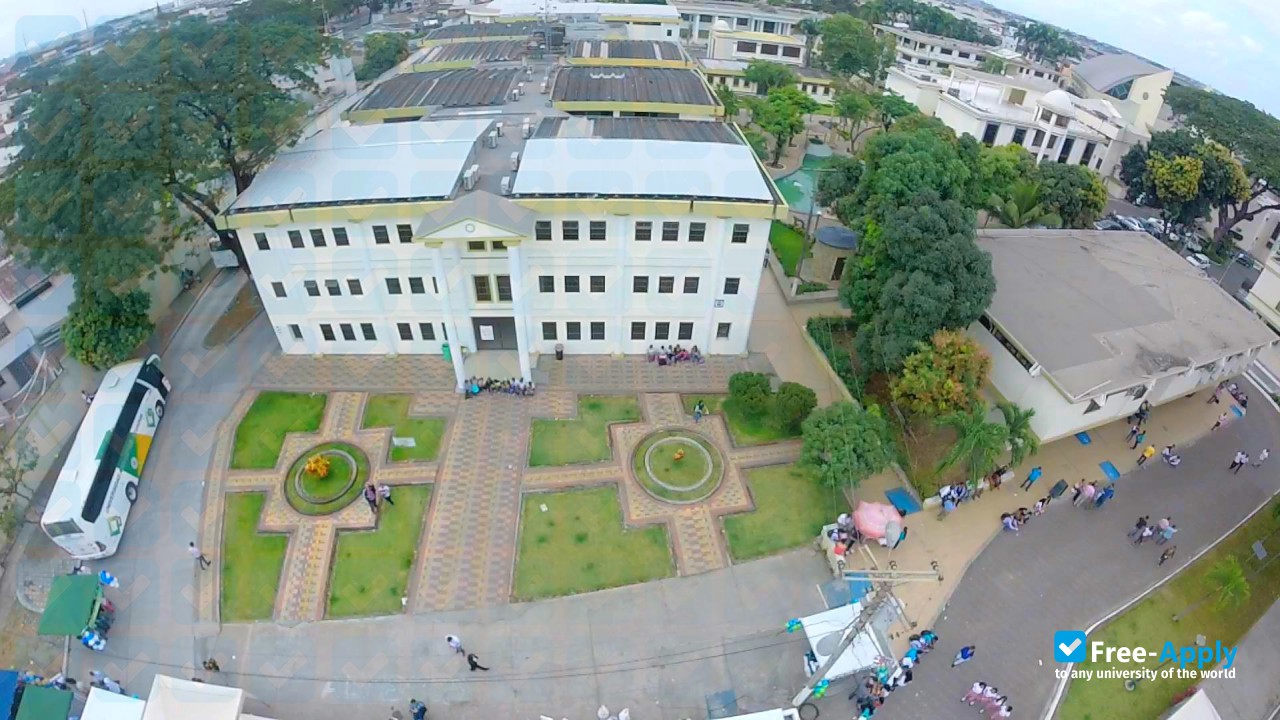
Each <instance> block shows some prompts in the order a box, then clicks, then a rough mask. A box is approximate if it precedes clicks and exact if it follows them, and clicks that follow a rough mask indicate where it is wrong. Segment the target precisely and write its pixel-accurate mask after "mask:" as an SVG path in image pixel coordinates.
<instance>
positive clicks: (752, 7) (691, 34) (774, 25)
mask: <svg viewBox="0 0 1280 720" xmlns="http://www.w3.org/2000/svg"><path fill="white" fill-rule="evenodd" d="M671 5H672V6H674V7H675V8H676V10H678V11H679V13H680V37H681V38H683V39H685V40H687V41H688V42H689V43H690V44H692V45H706V44H707V43H708V41H709V40H710V36H711V31H712V30H713V29H714V28H715V24H716V21H717V20H722V21H724V22H725V24H727V25H728V26H729V29H731V30H733V31H735V32H757V33H769V34H773V35H795V36H799V37H800V39H801V40H802V41H803V34H802V33H801V32H800V31H799V30H798V29H797V27H796V26H797V25H799V23H800V21H801V20H805V19H809V18H812V19H815V20H821V19H822V18H824V17H826V15H825V14H823V13H819V12H814V11H812V10H802V9H799V8H789V7H782V6H777V5H769V4H767V3H759V4H753V3H746V2H723V1H722V0H701V1H700V2H693V1H690V2H685V1H684V0H672V2H671ZM802 44H803V42H802Z"/></svg>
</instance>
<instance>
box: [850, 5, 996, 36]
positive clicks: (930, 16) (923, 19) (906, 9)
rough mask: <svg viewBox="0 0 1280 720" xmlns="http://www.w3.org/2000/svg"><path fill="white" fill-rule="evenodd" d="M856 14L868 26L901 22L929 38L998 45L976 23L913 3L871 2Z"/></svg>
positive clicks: (858, 9)
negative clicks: (869, 23) (935, 36)
mask: <svg viewBox="0 0 1280 720" xmlns="http://www.w3.org/2000/svg"><path fill="white" fill-rule="evenodd" d="M856 12H857V13H858V15H859V17H861V18H863V19H864V20H866V21H867V22H871V23H880V24H885V23H889V24H891V23H895V22H901V23H906V24H908V25H910V26H911V29H913V30H917V31H919V32H924V33H929V34H930V35H941V36H943V37H949V38H954V39H956V40H964V41H966V42H976V43H982V44H984V45H999V44H1000V38H998V37H996V36H995V35H993V34H991V33H990V32H987V31H986V30H985V29H983V28H982V27H981V26H980V25H978V24H977V23H976V22H974V21H972V20H968V19H965V18H960V17H957V16H955V15H953V14H951V13H949V12H947V11H946V10H943V9H942V8H939V7H935V6H933V5H929V4H926V3H923V2H916V0H871V1H870V2H866V3H863V4H861V5H860V6H859V7H858V8H857V9H856Z"/></svg>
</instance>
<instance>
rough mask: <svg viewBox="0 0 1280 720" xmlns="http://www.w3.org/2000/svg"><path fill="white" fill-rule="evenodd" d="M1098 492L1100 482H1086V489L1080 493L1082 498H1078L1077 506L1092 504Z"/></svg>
mask: <svg viewBox="0 0 1280 720" xmlns="http://www.w3.org/2000/svg"><path fill="white" fill-rule="evenodd" d="M1097 494H1098V483H1097V481H1096V480H1094V481H1090V482H1088V483H1085V486H1084V489H1083V490H1082V491H1081V493H1080V499H1079V500H1076V502H1075V506H1076V507H1080V506H1081V505H1085V504H1092V503H1093V498H1094V497H1095V496H1096V495H1097Z"/></svg>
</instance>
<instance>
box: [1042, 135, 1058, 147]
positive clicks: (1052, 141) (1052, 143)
mask: <svg viewBox="0 0 1280 720" xmlns="http://www.w3.org/2000/svg"><path fill="white" fill-rule="evenodd" d="M1057 146H1058V136H1057V135H1050V136H1049V142H1048V143H1047V144H1046V145H1045V147H1046V148H1048V149H1050V150H1052V149H1054V148H1055V147H1057Z"/></svg>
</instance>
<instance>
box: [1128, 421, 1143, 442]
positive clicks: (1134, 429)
mask: <svg viewBox="0 0 1280 720" xmlns="http://www.w3.org/2000/svg"><path fill="white" fill-rule="evenodd" d="M1141 430H1142V428H1140V427H1138V425H1137V424H1134V425H1131V426H1130V427H1129V434H1128V435H1125V436H1124V441H1125V442H1132V441H1133V439H1134V438H1135V437H1137V436H1138V433H1139V432H1141Z"/></svg>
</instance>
